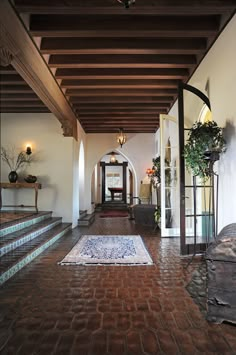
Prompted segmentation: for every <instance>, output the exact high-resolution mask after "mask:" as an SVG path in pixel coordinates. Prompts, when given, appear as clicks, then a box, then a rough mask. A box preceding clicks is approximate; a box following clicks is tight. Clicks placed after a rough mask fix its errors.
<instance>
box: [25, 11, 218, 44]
mask: <svg viewBox="0 0 236 355" xmlns="http://www.w3.org/2000/svg"><path fill="white" fill-rule="evenodd" d="M219 26H220V16H218V15H209V16H206V15H205V16H196V15H194V16H182V15H179V16H175V15H174V16H171V15H168V16H166V15H162V16H157V15H153V16H151V15H148V16H146V15H143V14H142V15H132V14H130V15H129V16H127V15H115V16H112V17H111V16H109V15H100V16H97V15H90V16H84V15H64V14H63V15H31V21H30V31H31V34H32V35H33V36H38V37H93V38H94V37H127V33H128V34H129V37H144V38H145V37H208V36H213V35H216V33H217V32H218V30H219Z"/></svg>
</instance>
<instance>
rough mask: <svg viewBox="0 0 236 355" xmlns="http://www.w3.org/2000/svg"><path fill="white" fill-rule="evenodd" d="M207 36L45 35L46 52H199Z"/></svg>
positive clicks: (202, 48) (202, 49)
mask: <svg viewBox="0 0 236 355" xmlns="http://www.w3.org/2000/svg"><path fill="white" fill-rule="evenodd" d="M206 48H207V40H206V38H99V41H98V39H97V38H63V37H62V38H60V37H59V38H42V41H41V46H40V50H41V53H43V54H66V55H71V54H166V53H168V54H197V53H202V51H205V50H206Z"/></svg>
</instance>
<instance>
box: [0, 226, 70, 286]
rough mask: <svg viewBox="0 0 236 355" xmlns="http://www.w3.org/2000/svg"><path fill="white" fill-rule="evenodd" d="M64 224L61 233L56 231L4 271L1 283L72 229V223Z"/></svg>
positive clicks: (0, 279)
mask: <svg viewBox="0 0 236 355" xmlns="http://www.w3.org/2000/svg"><path fill="white" fill-rule="evenodd" d="M62 226H63V230H61V231H60V232H59V233H56V234H55V235H53V236H52V237H51V238H49V239H47V240H46V241H45V242H43V243H42V244H40V245H39V246H36V247H34V248H33V249H32V250H31V251H30V252H29V253H27V255H24V256H22V257H21V258H20V259H19V260H17V261H16V262H15V263H14V264H13V265H12V266H10V267H9V268H8V269H7V270H5V271H3V273H2V274H1V275H0V285H2V284H3V283H4V282H6V281H7V280H9V279H10V278H11V277H12V276H13V275H15V274H16V273H17V272H18V271H19V270H21V269H22V268H23V267H24V266H26V265H27V264H29V263H30V262H31V261H32V260H33V259H35V258H36V257H37V256H38V255H40V254H41V253H42V252H43V251H45V250H46V249H47V248H48V247H50V246H51V245H52V244H53V243H55V242H56V241H57V240H58V239H59V238H61V237H62V236H63V235H64V234H66V233H67V232H68V231H70V230H71V223H63V225H62Z"/></svg>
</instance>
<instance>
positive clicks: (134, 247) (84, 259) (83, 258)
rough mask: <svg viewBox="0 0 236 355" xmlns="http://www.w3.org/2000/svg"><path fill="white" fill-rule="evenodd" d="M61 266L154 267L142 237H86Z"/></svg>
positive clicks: (83, 237)
mask: <svg viewBox="0 0 236 355" xmlns="http://www.w3.org/2000/svg"><path fill="white" fill-rule="evenodd" d="M59 264H61V265H103V264H106V265H122V264H125V265H152V264H153V261H152V259H151V257H150V255H149V253H148V251H147V249H146V247H145V245H144V243H143V240H142V238H141V236H140V235H84V236H82V237H81V238H80V240H79V241H78V243H77V244H76V245H75V246H74V247H73V249H72V250H71V251H70V252H69V253H68V254H67V255H66V257H65V258H64V259H63V260H62V261H61V262H60V263H59Z"/></svg>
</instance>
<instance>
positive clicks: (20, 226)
mask: <svg viewBox="0 0 236 355" xmlns="http://www.w3.org/2000/svg"><path fill="white" fill-rule="evenodd" d="M50 217H51V213H48V214H44V215H42V216H38V217H37V216H36V217H35V218H33V219H30V220H28V221H23V222H19V223H17V224H15V225H12V226H9V227H6V228H3V229H1V230H0V237H4V236H5V235H7V234H9V233H14V232H17V231H19V230H21V229H23V228H26V227H29V226H32V225H33V224H36V223H38V222H41V221H44V220H45V219H48V218H50Z"/></svg>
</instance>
